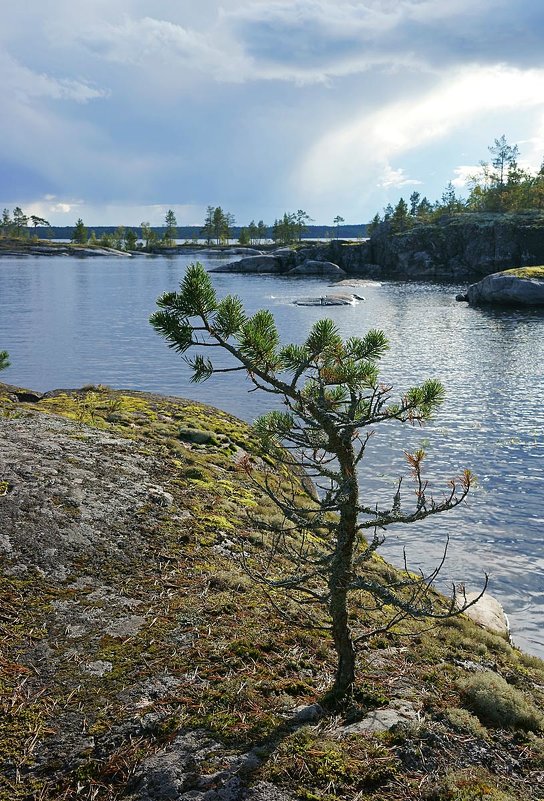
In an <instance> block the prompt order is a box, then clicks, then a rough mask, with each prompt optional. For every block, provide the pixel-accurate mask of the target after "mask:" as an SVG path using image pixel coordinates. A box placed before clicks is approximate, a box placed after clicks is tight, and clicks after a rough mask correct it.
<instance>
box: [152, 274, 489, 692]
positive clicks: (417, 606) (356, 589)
mask: <svg viewBox="0 0 544 801" xmlns="http://www.w3.org/2000/svg"><path fill="white" fill-rule="evenodd" d="M157 302H158V305H159V307H160V310H159V311H157V312H156V313H155V314H154V315H153V316H152V317H151V324H152V325H153V327H154V328H155V330H156V331H157V332H158V333H160V334H161V335H162V336H163V337H165V339H166V340H167V342H168V345H169V347H171V348H174V349H175V350H176V351H178V352H180V353H182V354H185V353H187V352H188V351H189V350H191V349H192V348H196V349H197V353H196V355H195V356H194V357H193V358H190V357H188V356H186V357H185V360H186V362H187V363H188V364H189V366H190V367H191V369H192V371H193V381H203V380H205V379H207V378H209V377H210V376H212V375H214V374H217V373H224V372H232V371H241V372H243V373H245V374H246V376H247V378H248V379H249V380H250V382H252V384H253V386H254V388H256V389H260V390H264V391H266V392H267V393H272V394H273V395H276V396H277V397H278V398H279V399H280V400H281V401H282V403H283V405H284V408H285V411H274V412H271V413H269V414H266V415H264V416H263V417H261V418H259V419H258V420H257V421H256V423H255V425H254V431H255V433H256V434H257V436H258V437H259V440H260V444H261V448H262V451H263V452H264V453H267V454H269V455H270V456H272V457H273V460H274V462H275V464H276V465H278V467H277V470H272V469H271V470H268V471H266V472H265V473H264V477H263V474H262V473H260V474H258V475H257V476H256V477H255V473H254V472H253V471H252V470H251V468H250V467H248V473H249V474H250V475H251V476H252V477H254V480H255V481H256V482H257V483H258V484H259V486H260V488H261V490H262V491H263V492H264V493H266V495H267V496H268V497H269V498H270V499H271V500H272V501H273V502H274V503H275V504H276V505H277V507H278V509H279V510H280V512H281V514H282V516H283V524H280V526H279V528H276V527H275V526H274V527H272V528H271V529H269V530H270V532H271V540H270V541H269V548H268V549H266V553H265V554H264V557H263V554H262V550H261V549H259V548H257V549H256V552H255V554H254V555H253V558H252V557H251V556H248V555H247V550H246V549H247V547H248V543H247V540H243V541H241V553H240V558H241V559H242V561H243V562H244V564H245V565H246V568H247V570H248V573H249V574H250V575H251V576H252V578H253V579H254V580H255V581H256V582H258V583H259V584H262V585H263V586H265V587H266V588H267V591H268V592H269V593H272V594H273V595H274V598H277V594H278V593H282V592H283V593H286V594H287V596H288V597H289V598H290V600H292V601H295V602H298V603H299V604H301V609H303V610H304V612H301V614H303V615H304V620H305V622H306V624H307V625H313V626H315V627H316V628H320V629H321V630H327V631H329V633H330V636H331V637H332V640H333V643H334V647H335V650H336V653H337V666H336V677H335V682H334V687H333V694H334V695H335V696H337V697H343V696H345V695H346V694H347V693H349V692H350V691H351V689H352V687H353V683H354V681H355V664H356V663H355V659H356V642H357V641H359V642H360V641H364V640H368V639H369V638H370V637H371V636H373V635H374V634H376V631H377V630H379V631H384V630H388V629H390V628H392V627H393V626H394V625H395V624H396V623H398V622H399V621H400V620H402V619H404V618H406V617H415V618H429V619H436V618H444V617H450V616H452V615H454V614H458V613H459V611H464V610H465V609H466V608H467V606H468V605H470V604H467V603H466V601H465V602H464V603H461V604H460V605H459V606H458V605H457V599H456V598H455V594H454V597H453V598H452V599H451V602H450V603H449V604H446V605H443V606H442V607H440V604H439V605H438V606H437V604H436V601H435V599H434V598H433V597H432V595H431V593H430V591H429V587H430V584H431V582H432V580H433V578H434V577H435V576H436V575H437V573H438V571H439V569H440V567H438V568H436V569H435V570H434V571H433V572H432V573H431V575H430V576H423V575H422V574H413V573H410V572H408V570H406V571H405V573H404V574H403V575H402V576H401V577H400V578H399V577H396V578H393V579H392V578H382V580H378V579H376V578H375V577H374V576H370V575H369V571H368V569H367V568H368V566H369V562H370V560H372V559H373V558H374V553H375V551H376V550H377V548H378V547H379V546H380V545H381V543H382V542H383V536H382V534H381V532H382V531H384V530H385V529H386V527H387V526H389V525H391V524H395V525H398V524H401V523H415V522H417V521H419V520H423V519H424V518H426V517H429V516H430V515H435V514H438V513H440V512H445V511H447V510H448V509H452V508H453V507H455V506H457V505H458V504H459V503H461V502H462V501H463V500H464V498H465V497H466V495H467V493H468V491H469V488H470V485H471V481H472V478H471V474H470V472H469V471H465V472H464V473H463V475H462V476H461V477H460V479H458V480H457V481H451V482H450V484H449V487H448V490H447V493H446V494H445V496H444V498H443V499H442V500H440V501H437V500H435V499H434V498H433V497H432V496H431V495H430V493H429V491H428V487H427V482H426V481H425V480H424V479H423V477H422V469H423V468H422V464H423V460H424V457H425V454H424V452H423V451H422V450H418V451H416V452H415V453H413V454H407V459H408V463H409V465H410V468H411V471H412V476H413V481H414V488H415V494H412V493H410V497H411V498H414V501H413V502H412V501H411V500H410V501H407V499H406V497H405V495H404V493H401V481H399V483H398V486H397V490H396V492H395V494H394V497H393V498H392V500H391V502H390V503H388V504H375V505H374V504H372V503H370V502H369V501H361V500H360V498H359V484H358V478H357V466H358V464H359V462H360V461H361V460H362V459H363V458H364V455H365V448H366V445H367V443H368V440H369V439H370V437H371V435H372V427H374V426H378V425H379V424H380V423H383V422H388V421H401V422H408V423H413V424H414V423H422V422H424V421H426V420H428V419H429V418H430V417H431V415H432V413H433V412H434V410H435V409H436V408H437V407H438V406H439V405H440V403H441V402H442V399H443V397H444V389H443V387H442V385H441V384H440V382H439V381H436V380H434V379H431V380H428V381H425V382H424V383H423V384H422V385H421V386H418V387H414V388H412V389H410V390H408V391H407V392H406V393H405V394H404V395H403V396H402V397H401V399H400V400H399V401H393V400H392V399H391V387H390V386H387V385H385V384H383V383H382V382H380V380H379V376H378V362H379V360H380V358H381V356H382V355H383V354H384V353H385V351H386V349H387V347H388V343H387V340H386V338H385V335H384V334H383V332H381V331H369V332H368V333H367V334H366V335H365V336H364V337H362V338H358V337H351V338H350V339H348V340H346V341H343V340H342V338H341V337H340V334H339V333H338V331H337V329H336V326H335V324H334V323H333V321H332V320H319V321H318V322H316V323H315V324H314V325H313V327H312V328H311V330H310V332H309V334H308V336H307V337H306V339H305V340H304V341H303V342H302V344H289V345H285V346H283V347H282V346H281V345H280V339H279V334H278V331H277V328H276V324H275V321H274V317H273V315H272V314H271V312H270V311H268V310H261V311H258V312H256V314H254V315H253V316H252V317H249V318H248V317H247V316H246V313H245V310H244V308H243V306H242V303H241V301H240V299H239V298H237V297H233V296H230V295H229V296H227V297H226V298H224V299H223V300H221V301H219V300H218V299H217V297H216V294H215V290H214V288H213V286H212V283H211V280H210V277H209V275H208V274H207V273H206V271H205V270H204V268H203V267H202V265H201V264H198V263H197V264H193V265H191V266H189V267H188V269H187V272H186V274H185V277H184V279H183V281H182V283H181V286H180V292H179V293H177V292H168V293H166V294H164V295H163V296H162V297H161V298H159V300H158V301H157ZM199 346H200V347H202V348H205V351H206V353H209V352H213V350H212V351H210V348H212V349H213V348H216V349H220V350H222V351H225V352H226V353H227V354H228V355H229V356H230V357H231V359H232V366H227V367H217V366H215V365H214V364H213V363H212V361H211V359H209V358H207V357H205V356H204V355H202V354H201V353H199V352H198V348H199ZM286 467H287V468H289V469H288V470H286V469H285V468H286ZM301 468H302V469H303V470H304V471H305V473H306V475H307V476H308V477H310V478H315V479H317V480H318V483H319V487H320V491H321V492H320V494H319V495H316V493H315V492H314V491H313V490H312V488H311V487H309V486H308V485H307V483H306V482H304V481H301V479H300V470H301ZM286 475H287V476H291V481H290V482H289V480H287V487H286ZM301 494H303V495H305V498H304V501H303V502H301V499H300V496H301ZM263 526H264V527H265V529H266V524H265V523H264V522H263ZM366 532H370V534H371V537H370V538H369V539H365V537H364V534H365V533H366ZM286 562H287V563H288V564H287V566H286ZM484 589H485V588H484ZM365 598H366V599H367V601H366V603H367V608H368V609H369V611H370V610H374V611H376V610H377V609H380V610H382V612H387V614H388V619H387V621H386V622H385V623H383V622H380V623H379V624H378V627H377V629H376V627H375V626H376V624H374V625H373V623H372V613H370V614H369V618H368V620H365V621H360V618H361V605H363V607H364V604H365ZM368 598H370V599H371V600H370V601H368ZM352 599H356V601H357V603H358V605H359V606H358V610H357V614H355V613H354V609H353V606H352ZM459 607H460V608H459ZM313 608H315V609H316V611H315V612H312V609H313ZM324 616H325V617H326V618H327V619H328V622H325V621H324ZM353 620H355V621H357V620H359V624H358V625H360V626H361V628H362V631H361V630H360V631H359V633H358V634H357V636H354V633H353V630H352V628H353V625H355V624H354V622H353Z"/></svg>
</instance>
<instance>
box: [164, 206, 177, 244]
mask: <svg viewBox="0 0 544 801" xmlns="http://www.w3.org/2000/svg"><path fill="white" fill-rule="evenodd" d="M164 224H165V226H166V228H165V231H164V235H163V238H162V241H163V244H164V245H166V246H167V247H172V245H174V244H175V240H176V239H177V235H178V229H177V225H178V223H177V220H176V215H175V214H174V212H173V211H172V209H168V211H167V212H166V216H165V218H164Z"/></svg>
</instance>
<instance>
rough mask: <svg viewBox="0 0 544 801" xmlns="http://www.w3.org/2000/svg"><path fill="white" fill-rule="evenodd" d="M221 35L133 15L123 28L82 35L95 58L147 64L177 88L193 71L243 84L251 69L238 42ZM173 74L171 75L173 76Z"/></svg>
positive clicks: (104, 27) (100, 26)
mask: <svg viewBox="0 0 544 801" xmlns="http://www.w3.org/2000/svg"><path fill="white" fill-rule="evenodd" d="M223 38H224V37H222V36H221V33H220V31H216V30H215V31H213V32H212V31H208V32H206V33H200V32H199V31H196V30H194V29H189V28H185V27H183V26H182V25H177V24H175V23H173V22H169V21H167V20H160V19H154V18H152V17H143V18H141V19H133V18H130V17H128V16H126V17H125V18H124V20H123V21H122V22H121V23H120V24H113V23H104V22H100V23H97V24H95V25H94V26H93V25H91V26H86V27H85V28H84V29H82V30H81V31H79V32H78V33H76V39H77V40H78V41H79V42H81V43H82V44H83V45H84V46H85V47H86V48H87V49H88V50H89V51H90V52H91V53H92V54H94V55H95V56H98V57H99V58H100V59H107V60H109V61H112V62H118V63H119V64H124V65H142V66H145V67H146V68H151V69H152V70H153V72H155V71H156V70H157V69H160V70H162V71H164V79H165V80H166V81H167V82H168V83H172V81H173V80H175V79H177V81H178V82H185V81H186V80H187V79H188V75H187V73H186V70H187V68H190V69H191V70H193V71H195V72H201V73H207V74H210V75H211V76H212V77H214V78H215V79H217V80H220V81H228V80H233V81H237V80H239V79H241V78H242V77H243V76H245V75H247V74H249V72H250V65H249V63H248V60H247V59H246V58H245V57H244V55H243V53H242V52H241V51H240V49H239V48H237V46H236V43H235V42H234V41H229V42H228V43H225V42H224V41H222V39H223ZM168 73H170V74H168Z"/></svg>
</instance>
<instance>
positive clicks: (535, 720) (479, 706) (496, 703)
mask: <svg viewBox="0 0 544 801" xmlns="http://www.w3.org/2000/svg"><path fill="white" fill-rule="evenodd" d="M463 696H464V698H465V701H466V703H467V705H468V707H469V708H470V709H471V710H472V711H473V712H474V714H475V715H477V717H478V718H479V719H480V721H481V722H482V723H483V724H484V725H488V726H497V727H501V728H515V729H525V730H526V731H540V730H541V729H542V728H543V727H544V717H543V716H542V714H541V712H539V711H538V709H536V708H535V707H534V706H533V705H532V704H530V703H529V702H528V701H527V699H526V698H525V696H524V695H523V693H522V692H521V691H520V690H518V689H516V688H515V687H512V686H511V685H510V684H508V682H507V681H505V679H503V678H502V676H499V675H498V674H497V673H492V672H491V671H485V672H483V673H476V674H475V675H474V676H471V678H470V679H468V680H467V681H466V682H465V683H464V685H463Z"/></svg>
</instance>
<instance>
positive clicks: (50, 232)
mask: <svg viewBox="0 0 544 801" xmlns="http://www.w3.org/2000/svg"><path fill="white" fill-rule="evenodd" d="M126 227H127V229H129V228H131V229H132V230H133V231H135V232H136V234H137V235H138V236H139V237H140V238H143V237H142V236H141V233H142V231H141V226H139V225H127V226H126ZM74 228H75V226H74V225H65V226H59V225H52V226H51V227H50V228H45V227H40V226H38V227H37V228H36V229H32V233H33V234H37V236H39V237H40V238H44V239H47V238H48V239H70V240H71V239H72V238H73V235H74ZM242 228H243V226H233V227H232V228H231V239H236V240H237V239H239V237H240V231H241V230H242ZM366 228H367V226H366V224H365V223H359V224H358V225H340V226H339V227H338V231H337V229H336V226H333V225H308V226H307V230H306V231H304V233H303V234H302V238H303V239H335V238H336V236H337V235H338V237H339V238H340V239H359V238H362V237H363V238H364V237H366V235H367V234H366ZM88 229H89V232H91V231H94V232H95V235H96V237H97V238H98V239H100V238H101V237H102V236H104V235H111V236H113V235H114V234H115V231H116V230H117V227H116V226H113V225H95V226H92V225H89V226H88ZM151 230H152V231H153V232H154V233H155V234H156V235H157V237H158V238H159V239H162V238H163V236H164V234H165V233H166V226H151ZM203 238H204V237H203V234H202V226H199V225H178V226H177V239H186V240H188V241H193V240H195V239H203ZM266 238H267V239H272V226H269V227H268V228H267V233H266Z"/></svg>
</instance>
